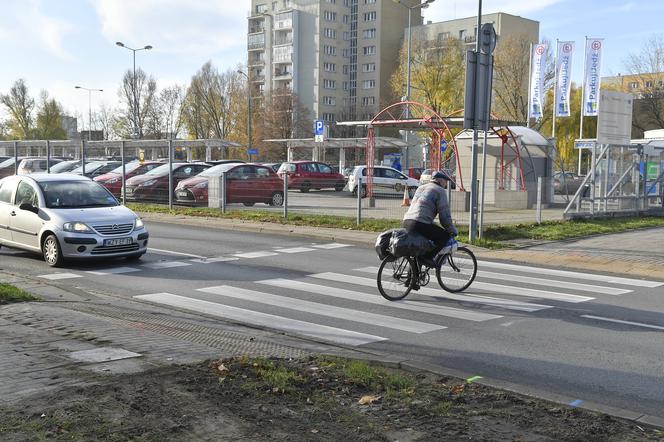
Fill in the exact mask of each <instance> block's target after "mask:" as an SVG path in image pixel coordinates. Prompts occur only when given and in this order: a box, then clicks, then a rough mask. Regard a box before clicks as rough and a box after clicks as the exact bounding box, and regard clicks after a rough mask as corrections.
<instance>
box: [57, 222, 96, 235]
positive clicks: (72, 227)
mask: <svg viewBox="0 0 664 442" xmlns="http://www.w3.org/2000/svg"><path fill="white" fill-rule="evenodd" d="M62 230H64V231H65V232H74V233H94V232H93V231H92V229H91V228H90V227H89V226H88V225H87V224H85V223H82V222H80V221H75V222H71V223H64V224H63V225H62Z"/></svg>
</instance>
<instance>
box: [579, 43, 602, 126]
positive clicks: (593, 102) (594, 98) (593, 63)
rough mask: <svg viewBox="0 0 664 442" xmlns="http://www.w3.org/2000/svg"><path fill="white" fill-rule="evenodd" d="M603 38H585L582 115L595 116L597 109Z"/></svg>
mask: <svg viewBox="0 0 664 442" xmlns="http://www.w3.org/2000/svg"><path fill="white" fill-rule="evenodd" d="M603 41H604V39H603V38H590V39H587V40H586V68H585V71H584V79H583V105H582V106H581V110H582V112H583V115H586V116H590V117H592V116H597V110H598V109H599V87H600V70H601V66H602V42H603Z"/></svg>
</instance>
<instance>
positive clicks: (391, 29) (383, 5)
mask: <svg viewBox="0 0 664 442" xmlns="http://www.w3.org/2000/svg"><path fill="white" fill-rule="evenodd" d="M402 3H403V4H399V3H397V2H394V1H391V0H389V1H388V0H277V1H267V0H252V1H251V11H250V13H249V17H248V39H247V44H248V47H247V52H248V57H247V64H248V69H249V78H250V83H251V87H252V90H253V91H252V94H253V96H260V95H261V94H266V93H278V92H279V91H284V90H285V91H292V92H293V93H295V94H297V96H298V98H299V100H300V102H301V103H302V104H303V106H304V107H306V108H307V109H308V110H309V111H310V112H311V114H312V117H313V118H315V119H321V120H325V121H326V122H328V123H333V122H335V121H347V120H364V119H370V118H372V117H373V116H374V115H375V114H376V113H377V112H378V111H379V110H380V109H381V108H382V106H385V105H387V104H390V103H392V102H393V101H395V100H396V99H397V98H398V97H395V94H393V93H392V91H391V89H390V84H389V79H390V77H391V75H392V74H393V73H394V71H395V69H397V67H398V61H399V57H398V53H399V49H400V47H401V44H402V39H403V36H404V29H405V28H406V27H407V26H408V8H407V7H406V6H405V5H415V4H418V3H420V1H419V0H412V1H409V0H402ZM411 20H412V24H413V25H419V24H421V23H422V17H421V13H420V10H419V9H414V10H412V17H411Z"/></svg>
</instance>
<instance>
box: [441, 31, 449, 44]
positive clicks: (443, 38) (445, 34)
mask: <svg viewBox="0 0 664 442" xmlns="http://www.w3.org/2000/svg"><path fill="white" fill-rule="evenodd" d="M449 39H450V33H449V32H441V33H440V34H438V41H439V42H441V43H442V42H446V41H447V40H449Z"/></svg>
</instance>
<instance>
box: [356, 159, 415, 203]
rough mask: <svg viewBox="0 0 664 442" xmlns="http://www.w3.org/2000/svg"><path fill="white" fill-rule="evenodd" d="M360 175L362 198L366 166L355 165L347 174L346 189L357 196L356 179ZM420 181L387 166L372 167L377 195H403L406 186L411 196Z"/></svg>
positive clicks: (364, 191) (364, 193)
mask: <svg viewBox="0 0 664 442" xmlns="http://www.w3.org/2000/svg"><path fill="white" fill-rule="evenodd" d="M360 176H361V177H362V190H361V192H362V193H361V195H362V198H364V197H365V196H366V194H367V188H366V180H367V166H355V168H354V169H353V170H352V172H351V173H350V175H349V176H348V190H350V191H351V192H353V195H355V196H357V181H358V178H359V177H360ZM419 185H420V182H419V181H417V180H416V179H414V178H410V177H408V176H406V175H404V174H403V173H401V172H399V171H398V170H396V169H393V168H391V167H387V166H374V168H373V191H374V194H378V195H381V194H383V195H389V196H395V195H397V194H400V195H403V193H404V189H405V188H406V187H408V194H409V195H410V197H411V198H412V196H413V194H414V193H415V190H416V189H417V187H418V186H419Z"/></svg>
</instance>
